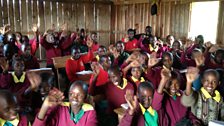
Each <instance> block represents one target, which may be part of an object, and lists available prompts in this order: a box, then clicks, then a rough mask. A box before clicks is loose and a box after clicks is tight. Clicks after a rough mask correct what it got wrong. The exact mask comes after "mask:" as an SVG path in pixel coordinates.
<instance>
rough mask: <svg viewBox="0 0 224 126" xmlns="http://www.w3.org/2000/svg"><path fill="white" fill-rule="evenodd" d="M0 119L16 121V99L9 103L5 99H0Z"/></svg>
mask: <svg viewBox="0 0 224 126" xmlns="http://www.w3.org/2000/svg"><path fill="white" fill-rule="evenodd" d="M0 106H1V107H0V118H2V119H4V120H10V121H11V120H14V119H15V118H16V116H17V113H18V107H17V101H16V97H14V100H13V101H7V100H5V99H4V98H1V99H0Z"/></svg>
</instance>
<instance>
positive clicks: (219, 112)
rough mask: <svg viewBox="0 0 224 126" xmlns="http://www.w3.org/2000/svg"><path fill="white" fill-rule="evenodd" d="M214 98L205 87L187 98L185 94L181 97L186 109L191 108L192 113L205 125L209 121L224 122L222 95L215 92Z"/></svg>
mask: <svg viewBox="0 0 224 126" xmlns="http://www.w3.org/2000/svg"><path fill="white" fill-rule="evenodd" d="M214 93H215V96H214V97H212V96H211V95H210V94H209V93H208V92H207V91H206V90H205V89H204V88H203V87H202V88H201V89H200V90H199V91H197V92H196V91H192V93H191V94H190V95H189V96H187V95H186V94H185V93H184V94H183V96H182V97H181V103H182V104H183V105H184V106H186V107H191V111H192V113H193V114H194V115H195V116H196V117H197V118H199V119H201V120H202V122H203V124H204V125H208V123H209V121H212V120H220V121H224V104H223V98H222V96H221V95H220V93H219V92H218V91H217V90H215V92H214Z"/></svg>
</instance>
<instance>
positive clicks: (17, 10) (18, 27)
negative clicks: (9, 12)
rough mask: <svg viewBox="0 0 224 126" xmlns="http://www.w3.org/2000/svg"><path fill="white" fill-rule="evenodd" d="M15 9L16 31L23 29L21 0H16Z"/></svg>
mask: <svg viewBox="0 0 224 126" xmlns="http://www.w3.org/2000/svg"><path fill="white" fill-rule="evenodd" d="M14 10H15V12H14V13H15V17H14V22H15V31H21V16H20V4H19V0H15V3H14Z"/></svg>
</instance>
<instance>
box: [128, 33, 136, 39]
mask: <svg viewBox="0 0 224 126" xmlns="http://www.w3.org/2000/svg"><path fill="white" fill-rule="evenodd" d="M134 35H135V32H134V31H129V32H128V38H129V39H133V38H134Z"/></svg>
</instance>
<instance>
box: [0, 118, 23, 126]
mask: <svg viewBox="0 0 224 126" xmlns="http://www.w3.org/2000/svg"><path fill="white" fill-rule="evenodd" d="M6 121H7V120H4V119H2V118H0V126H4V124H5V122H6ZM8 122H10V123H11V124H13V126H17V125H18V124H19V116H18V115H17V117H16V118H15V119H14V120H12V121H8Z"/></svg>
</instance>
